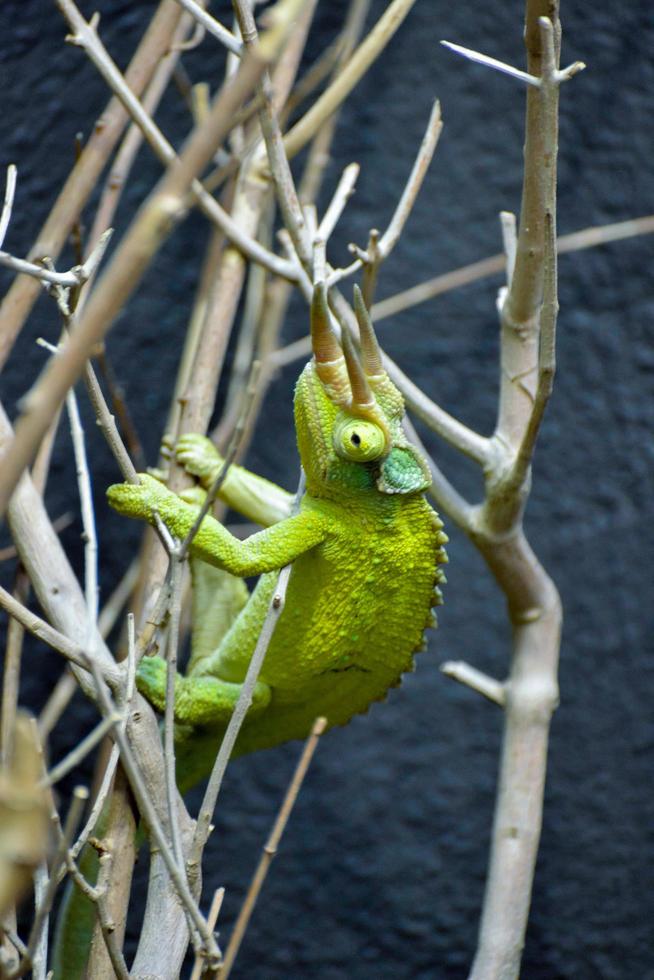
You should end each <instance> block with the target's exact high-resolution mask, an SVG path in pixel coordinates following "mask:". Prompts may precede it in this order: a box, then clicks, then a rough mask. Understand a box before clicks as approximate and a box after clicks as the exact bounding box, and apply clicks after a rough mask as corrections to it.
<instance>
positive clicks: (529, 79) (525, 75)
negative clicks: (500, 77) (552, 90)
mask: <svg viewBox="0 0 654 980" xmlns="http://www.w3.org/2000/svg"><path fill="white" fill-rule="evenodd" d="M441 44H442V45H443V47H444V48H448V49H449V50H450V51H454V53H455V54H460V55H461V56H462V57H463V58H467V59H468V61H474V62H476V63H477V64H478V65H485V66H486V67H487V68H494V69H495V71H499V72H501V73H502V74H504V75H510V76H511V78H517V79H518V81H519V82H525V83H526V84H527V85H533V86H534V88H540V78H537V77H536V76H535V75H530V74H529V72H526V71H521V70H520V69H519V68H514V67H513V65H507V64H505V62H503V61H498V60H497V58H490V57H489V56H488V55H487V54H480V52H479V51H473V50H472V49H471V48H464V47H462V45H460V44H453V43H452V41H441Z"/></svg>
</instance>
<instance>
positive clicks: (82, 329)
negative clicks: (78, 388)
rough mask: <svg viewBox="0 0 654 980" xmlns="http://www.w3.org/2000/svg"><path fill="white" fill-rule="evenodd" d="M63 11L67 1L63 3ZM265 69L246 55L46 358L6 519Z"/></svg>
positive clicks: (25, 422) (5, 475)
mask: <svg viewBox="0 0 654 980" xmlns="http://www.w3.org/2000/svg"><path fill="white" fill-rule="evenodd" d="M60 2H62V3H66V4H67V5H68V3H69V0H60ZM265 65H266V62H265V61H264V60H263V59H262V58H261V57H260V56H259V55H258V54H256V53H248V57H247V58H244V59H243V61H242V63H241V68H240V70H239V72H238V74H237V75H236V76H235V78H234V80H233V81H232V82H231V83H230V84H229V85H227V86H226V87H224V88H223V90H222V91H221V92H220V93H219V95H218V96H217V97H216V100H215V101H214V104H213V107H212V111H211V114H210V116H209V118H208V119H207V121H206V123H205V124H204V125H202V126H200V127H199V128H198V129H196V130H195V131H194V132H193V134H192V135H191V137H190V138H189V140H188V142H187V145H186V147H185V148H184V151H183V153H182V156H181V157H180V161H179V164H178V165H177V166H176V167H174V168H170V169H169V170H168V171H167V173H166V174H165V175H164V177H163V178H162V179H161V180H160V182H159V184H158V185H157V187H156V188H155V190H154V191H153V193H152V194H151V195H150V197H149V198H148V200H147V201H146V202H145V203H144V205H143V206H142V207H141V209H140V211H139V212H138V215H137V216H136V218H135V220H134V221H133V223H132V225H131V227H130V229H129V230H128V232H127V233H126V235H125V237H124V239H123V242H122V244H121V247H120V248H119V249H118V251H117V252H116V254H115V255H114V258H113V260H112V262H111V264H110V265H109V268H108V269H107V271H106V272H105V274H104V275H103V277H102V279H101V280H100V282H99V283H98V285H97V286H96V288H95V290H94V291H93V295H92V296H91V298H90V299H89V301H88V303H87V305H86V308H85V309H84V311H83V313H82V316H81V317H80V320H79V322H78V324H77V327H76V330H75V332H74V333H73V334H71V336H70V337H69V338H68V340H67V342H66V344H65V346H64V347H63V348H62V351H61V353H60V354H59V355H58V356H57V357H54V358H52V359H51V361H50V362H49V364H48V365H47V367H46V369H45V370H44V372H43V374H42V376H41V379H40V381H38V382H37V384H36V385H35V387H34V388H33V389H32V391H31V392H30V394H29V396H28V397H27V398H26V400H25V411H24V414H23V415H22V417H21V418H20V419H19V420H18V422H17V424H16V428H15V435H14V440H13V443H12V444H11V446H10V447H9V448H8V450H7V452H6V454H5V456H4V458H3V461H2V479H1V481H0V514H2V513H4V510H5V508H6V506H7V502H8V500H9V497H10V495H11V493H12V491H13V489H14V487H15V486H16V483H17V482H18V479H19V477H20V475H21V473H22V472H23V470H24V469H25V467H26V466H27V465H29V463H30V461H31V459H32V458H33V455H34V453H35V451H36V449H37V448H38V444H39V442H40V440H41V439H42V437H43V434H44V432H45V430H46V428H47V425H48V423H49V420H50V419H51V418H52V415H53V413H54V411H55V410H56V408H57V406H58V404H59V403H60V402H61V400H62V398H63V397H64V395H65V393H66V391H67V390H68V388H69V387H70V386H71V385H72V384H73V383H74V381H75V379H76V378H77V377H78V376H79V374H80V372H81V371H82V370H83V368H84V364H85V362H86V361H87V359H88V357H89V356H90V354H91V352H92V350H93V349H94V347H95V345H96V344H97V343H99V341H101V340H102V338H103V337H104V335H105V333H106V332H107V330H108V329H109V327H110V326H111V323H112V322H113V319H114V317H115V316H116V314H117V312H118V310H119V309H120V308H121V307H122V306H123V304H124V303H125V301H126V300H127V299H128V297H129V296H130V295H131V293H132V292H133V291H134V289H135V288H136V286H137V284H138V282H139V281H140V279H141V276H142V275H143V273H144V272H145V269H146V268H147V267H148V265H149V263H150V260H151V258H152V256H153V255H154V253H155V251H156V249H157V248H158V247H159V245H160V243H161V242H162V241H163V239H164V238H165V237H166V236H167V235H168V233H169V232H170V229H171V227H172V225H173V224H174V222H175V221H179V220H180V218H181V217H182V213H183V208H184V200H185V197H186V194H187V191H188V188H189V186H190V184H191V182H192V180H193V178H194V177H195V175H196V174H197V173H198V171H200V170H201V169H202V168H203V167H204V166H205V165H206V163H207V162H208V160H209V159H210V158H211V156H212V154H213V153H214V152H215V149H216V146H217V145H218V144H219V143H220V142H221V141H222V139H223V137H224V135H225V134H226V132H227V131H228V129H229V126H230V124H231V116H232V113H233V112H234V111H235V110H236V109H237V108H238V107H239V106H240V105H241V104H242V102H243V100H244V99H245V98H246V96H247V95H248V93H249V92H250V91H251V89H252V87H253V85H254V84H256V81H257V79H258V78H259V76H260V75H261V74H262V72H263V71H264V69H265Z"/></svg>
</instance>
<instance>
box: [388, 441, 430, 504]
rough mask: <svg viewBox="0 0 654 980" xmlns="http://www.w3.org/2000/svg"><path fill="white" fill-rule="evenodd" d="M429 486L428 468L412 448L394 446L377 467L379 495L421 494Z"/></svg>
mask: <svg viewBox="0 0 654 980" xmlns="http://www.w3.org/2000/svg"><path fill="white" fill-rule="evenodd" d="M430 486H431V473H430V472H429V467H428V466H427V464H426V462H425V461H424V459H423V458H422V456H421V455H420V453H419V452H418V450H417V449H414V447H413V446H395V447H394V448H393V449H391V451H390V453H389V454H388V456H387V457H386V459H385V460H384V461H383V462H382V464H381V466H380V467H379V476H378V477H377V489H378V490H379V491H380V492H381V493H389V494H390V493H421V492H423V491H424V490H428V489H429V487H430Z"/></svg>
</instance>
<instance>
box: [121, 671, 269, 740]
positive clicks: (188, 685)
mask: <svg viewBox="0 0 654 980" xmlns="http://www.w3.org/2000/svg"><path fill="white" fill-rule="evenodd" d="M166 669H167V668H166V661H165V660H163V659H162V658H161V657H143V659H142V660H141V662H140V663H139V667H138V671H137V674H136V685H137V687H138V689H139V691H140V692H141V694H143V695H144V697H146V698H147V699H148V701H149V702H150V703H151V704H152V706H153V707H154V708H156V709H157V711H159V712H162V713H163V711H164V709H165V705H166ZM241 688H242V685H241V684H232V683H230V682H229V681H223V680H220V678H218V677H210V676H208V675H207V676H204V677H202V676H200V677H198V676H193V677H182V676H181V675H180V674H177V676H176V678H175V721H176V722H177V723H178V724H180V725H193V726H204V725H218V724H227V722H228V721H229V719H230V717H231V714H232V712H233V710H234V707H235V705H236V702H237V701H238V698H239V695H240V693H241ZM269 701H270V688H269V687H268V685H267V684H265V683H264V682H263V681H257V683H256V685H255V688H254V693H253V696H252V704H251V705H250V708H249V709H248V711H249V713H250V714H252V713H253V712H258V711H261V710H263V709H264V708H265V707H266V706H267V704H268V702H269Z"/></svg>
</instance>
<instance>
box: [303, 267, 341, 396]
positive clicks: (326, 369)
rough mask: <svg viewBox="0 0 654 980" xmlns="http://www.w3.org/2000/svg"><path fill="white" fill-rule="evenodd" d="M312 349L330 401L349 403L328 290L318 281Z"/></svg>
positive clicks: (313, 311) (312, 322) (312, 301)
mask: <svg viewBox="0 0 654 980" xmlns="http://www.w3.org/2000/svg"><path fill="white" fill-rule="evenodd" d="M311 346H312V348H313V359H314V363H315V367H316V373H317V375H318V377H319V378H320V380H321V381H322V383H323V385H324V386H325V389H326V391H327V394H328V396H329V398H330V399H331V400H332V401H333V402H334V404H336V405H347V404H349V401H350V394H351V392H350V382H349V378H348V372H347V368H346V362H345V359H344V357H343V351H342V350H341V348H340V345H339V343H338V340H337V339H336V337H335V336H334V333H333V331H332V328H331V325H330V322H329V306H328V305H327V288H326V286H325V283H324V282H317V283H316V284H315V286H314V287H313V297H312V300H311Z"/></svg>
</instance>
